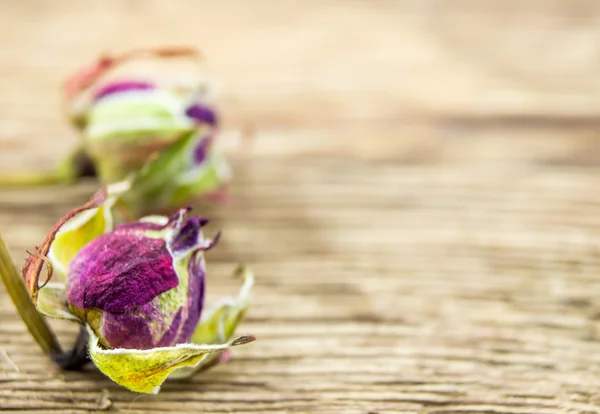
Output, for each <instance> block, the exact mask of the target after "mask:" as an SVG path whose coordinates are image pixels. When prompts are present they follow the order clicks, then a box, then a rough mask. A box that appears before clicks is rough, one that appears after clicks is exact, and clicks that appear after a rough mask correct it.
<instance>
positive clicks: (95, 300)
mask: <svg viewBox="0 0 600 414" xmlns="http://www.w3.org/2000/svg"><path fill="white" fill-rule="evenodd" d="M111 188H115V187H109V190H108V191H105V192H103V193H98V194H97V195H96V196H94V197H93V198H92V199H91V200H90V202H88V203H87V204H86V205H85V206H83V207H81V208H79V209H76V210H74V211H73V212H71V213H69V214H68V215H67V216H65V217H64V218H63V219H61V221H59V223H58V224H57V225H56V226H55V228H54V229H53V230H52V231H51V232H50V234H49V235H48V237H47V238H46V240H45V241H44V243H43V244H42V245H41V247H40V248H38V249H37V250H36V252H35V253H34V254H33V255H32V256H31V257H30V258H29V259H28V261H27V262H26V265H25V267H24V269H23V272H24V276H25V279H26V282H27V286H28V288H29V290H30V294H31V296H32V299H33V301H34V303H35V305H36V307H37V309H38V310H39V311H40V312H41V313H43V314H45V315H46V316H50V317H56V318H61V319H68V320H73V321H75V322H78V323H80V324H84V325H85V326H86V327H87V329H88V332H89V343H88V351H89V355H90V357H91V359H92V361H93V362H94V364H95V365H96V366H97V367H98V368H99V369H100V370H101V371H102V372H103V373H104V374H106V375H107V376H108V377H110V378H111V379H113V380H114V381H115V382H117V383H118V384H120V385H123V386H125V387H127V388H129V389H131V390H133V391H137V392H144V393H149V392H157V391H158V389H159V387H160V385H161V384H162V382H163V381H164V380H165V379H166V378H167V377H168V376H176V377H182V376H188V375H190V374H192V373H194V372H195V371H197V370H198V369H200V368H206V367H208V366H210V365H212V364H213V363H214V362H217V361H218V359H217V357H218V356H219V355H220V354H221V353H223V352H224V351H226V350H227V348H229V347H230V346H234V345H241V344H244V343H247V342H249V341H251V340H252V339H253V338H252V337H247V336H246V337H240V338H238V339H235V340H233V341H232V340H231V338H232V336H233V333H234V330H235V327H236V326H237V324H238V323H239V322H240V320H241V318H242V316H243V314H244V312H245V309H246V307H247V302H248V297H249V291H250V288H251V286H252V280H253V279H252V276H251V275H250V274H249V273H246V274H245V283H244V286H243V288H242V290H241V292H240V295H239V296H238V297H237V298H236V299H230V300H227V301H221V302H220V303H219V304H218V306H217V307H216V308H214V309H212V310H210V311H208V312H203V305H204V286H205V280H206V268H205V262H204V255H203V252H204V251H205V250H208V249H209V248H211V247H212V246H213V245H214V244H215V242H216V240H217V238H215V239H214V240H208V239H205V238H204V237H203V235H202V231H201V229H202V227H203V226H204V225H205V224H206V223H207V220H206V219H204V218H201V217H197V216H189V217H188V212H189V209H181V210H179V212H178V213H177V214H175V215H173V216H171V217H164V216H148V217H145V218H142V219H140V220H138V221H136V222H133V223H127V224H121V225H118V226H116V227H114V228H113V226H112V215H111V214H110V212H111V208H112V206H113V205H114V203H115V202H116V196H117V195H118V194H114V191H111ZM119 191H125V190H124V189H123V188H120V189H119ZM43 261H47V262H48V264H49V266H50V267H49V269H48V270H49V278H50V277H52V276H53V275H54V276H55V277H57V278H59V279H60V281H55V280H52V281H51V282H49V283H48V281H47V282H46V283H45V284H44V285H42V286H39V277H40V271H41V267H42V263H43Z"/></svg>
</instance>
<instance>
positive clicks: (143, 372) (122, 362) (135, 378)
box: [88, 328, 254, 394]
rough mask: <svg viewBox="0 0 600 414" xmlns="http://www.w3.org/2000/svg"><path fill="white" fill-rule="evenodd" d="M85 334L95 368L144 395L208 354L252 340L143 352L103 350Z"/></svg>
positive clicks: (89, 330)
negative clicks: (177, 370) (173, 372)
mask: <svg viewBox="0 0 600 414" xmlns="http://www.w3.org/2000/svg"><path fill="white" fill-rule="evenodd" d="M88 332H89V335H90V340H89V344H88V349H89V353H90V357H91V358H92V361H93V362H94V364H95V365H96V367H98V369H99V370H100V371H101V372H102V373H103V374H104V375H106V376H107V377H109V378H110V379H111V380H113V381H114V382H116V383H117V384H119V385H121V386H123V387H125V388H127V389H129V390H131V391H134V392H139V393H144V394H156V393H158V391H159V390H160V386H161V385H162V383H163V382H164V381H165V379H166V378H167V377H168V376H169V374H170V373H171V372H172V371H173V370H175V369H177V368H181V367H193V366H196V365H198V364H199V363H200V362H201V361H202V360H203V359H205V358H206V357H207V356H208V355H209V354H211V353H220V352H223V351H224V350H226V349H227V348H229V347H232V346H237V345H243V344H246V343H248V342H251V341H253V340H254V337H252V336H241V337H239V338H237V339H235V340H233V341H231V342H228V343H224V344H211V345H198V344H179V345H175V346H171V347H164V348H153V349H147V350H137V349H124V348H118V349H105V348H104V347H102V346H101V345H100V344H99V342H98V337H96V335H95V334H94V332H93V331H92V330H91V329H89V328H88Z"/></svg>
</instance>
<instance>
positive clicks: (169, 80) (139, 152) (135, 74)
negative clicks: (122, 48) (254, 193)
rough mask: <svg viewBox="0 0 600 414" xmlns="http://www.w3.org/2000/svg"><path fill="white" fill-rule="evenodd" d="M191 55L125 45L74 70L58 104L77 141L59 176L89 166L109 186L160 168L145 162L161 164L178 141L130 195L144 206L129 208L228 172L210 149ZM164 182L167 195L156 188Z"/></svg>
mask: <svg viewBox="0 0 600 414" xmlns="http://www.w3.org/2000/svg"><path fill="white" fill-rule="evenodd" d="M199 60H200V58H199V56H198V53H197V52H196V51H194V50H191V49H175V48H165V49H153V50H133V51H130V52H126V53H123V54H121V55H115V56H107V57H102V58H101V59H99V60H98V62H96V63H95V64H94V65H92V66H90V67H87V68H84V69H83V70H81V71H80V72H78V73H77V74H75V75H74V76H73V77H72V78H71V79H70V80H69V82H68V83H67V85H66V87H65V98H66V101H65V104H66V110H67V115H68V117H69V119H70V120H71V121H72V123H73V125H74V126H76V128H77V129H78V130H79V131H80V133H81V137H82V144H81V147H80V149H79V150H78V151H77V152H76V153H75V155H73V156H71V157H69V158H68V159H67V161H66V162H65V164H64V165H63V168H62V170H63V174H62V175H63V176H65V177H71V178H75V177H76V176H78V175H82V174H83V171H84V170H94V171H95V173H96V175H97V176H98V178H99V179H100V181H101V182H102V183H103V184H110V183H113V182H116V181H120V180H122V179H125V178H127V177H130V176H131V175H132V174H134V175H135V174H138V173H139V172H140V170H142V169H157V170H158V169H160V168H162V166H161V167H160V168H159V167H158V166H155V167H153V164H156V165H158V164H161V163H162V164H164V162H161V161H160V159H161V158H162V157H163V156H164V154H165V152H166V151H167V150H169V149H170V148H172V147H173V146H175V145H176V144H177V143H179V142H181V141H184V140H185V141H186V144H185V145H179V146H177V151H174V150H171V154H170V156H169V157H170V159H171V160H170V161H169V163H170V169H169V171H166V172H165V171H161V173H162V174H161V175H162V176H161V177H160V180H159V182H156V181H149V180H146V183H145V188H144V194H138V195H134V196H133V197H131V199H132V200H133V199H136V200H135V202H137V203H140V205H144V206H145V208H144V209H142V208H140V205H134V206H133V207H134V210H135V214H142V213H145V212H147V211H153V210H158V209H165V208H169V207H173V206H176V205H177V204H178V203H180V202H181V200H180V199H181V198H183V199H184V200H183V201H184V202H185V201H189V198H194V197H197V196H199V195H203V194H207V193H212V192H215V191H217V190H219V189H220V188H221V187H222V186H223V185H224V184H225V183H226V182H227V181H228V180H229V178H230V173H229V169H228V166H227V164H226V163H225V161H224V160H223V159H222V157H220V156H218V155H217V154H215V152H214V151H213V149H212V142H213V140H214V138H215V136H216V132H217V126H218V121H219V120H218V115H217V113H216V110H215V108H214V105H213V103H212V102H211V99H210V96H209V83H208V81H207V80H206V78H205V77H204V75H203V73H202V67H201V65H199ZM85 159H87V160H88V164H89V165H85V164H84V163H82V160H85ZM174 159H175V160H174ZM132 188H133V189H134V190H135V189H136V188H137V187H135V186H134V187H132ZM165 188H169V189H170V190H171V194H170V195H168V196H167V195H165V194H164V193H162V191H163V190H164V189H165ZM183 194H185V197H182V195H183ZM147 197H150V198H147ZM172 197H179V200H173V199H172ZM157 199H160V200H159V201H156V200H157ZM144 210H145V211H144Z"/></svg>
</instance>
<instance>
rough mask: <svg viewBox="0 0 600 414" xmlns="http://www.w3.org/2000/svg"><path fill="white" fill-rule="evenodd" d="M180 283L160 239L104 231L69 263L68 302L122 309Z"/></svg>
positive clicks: (144, 300) (77, 304)
mask: <svg viewBox="0 0 600 414" xmlns="http://www.w3.org/2000/svg"><path fill="white" fill-rule="evenodd" d="M178 284H179V279H178V278H177V274H176V273H175V270H174V269H173V259H172V257H171V255H170V254H169V252H168V250H167V249H166V244H165V242H164V240H162V239H150V238H142V237H141V236H139V235H136V234H124V233H120V234H118V233H108V234H104V235H102V236H100V237H98V238H96V239H94V240H93V241H91V242H90V243H88V244H87V245H85V246H84V247H83V249H81V251H80V252H79V253H78V254H77V256H76V257H75V259H73V261H72V262H71V265H70V267H69V286H68V290H67V299H68V301H69V303H71V304H74V305H75V306H77V307H79V308H82V309H89V308H98V309H100V310H103V311H107V312H124V311H126V310H127V309H130V308H132V307H134V306H137V305H143V304H146V303H148V302H150V301H151V300H152V299H154V298H155V297H156V296H158V295H160V294H161V293H163V292H166V291H167V290H170V289H173V288H174V287H176V286H177V285H178Z"/></svg>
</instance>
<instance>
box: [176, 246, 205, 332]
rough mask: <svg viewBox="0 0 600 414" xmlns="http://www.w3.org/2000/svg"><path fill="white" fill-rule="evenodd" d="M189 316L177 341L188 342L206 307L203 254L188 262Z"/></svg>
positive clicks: (196, 254) (193, 257)
mask: <svg viewBox="0 0 600 414" xmlns="http://www.w3.org/2000/svg"><path fill="white" fill-rule="evenodd" d="M188 274H189V279H188V284H189V285H188V303H187V309H188V316H187V319H186V321H185V323H184V324H183V328H182V330H181V333H180V334H179V337H178V338H177V343H184V342H188V341H189V340H190V338H191V337H192V334H193V333H194V329H196V325H198V322H199V321H200V315H201V314H202V308H203V307H204V291H205V284H206V272H205V269H204V260H203V258H202V254H200V253H195V254H194V255H193V256H192V257H191V258H190V262H189V264H188Z"/></svg>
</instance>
